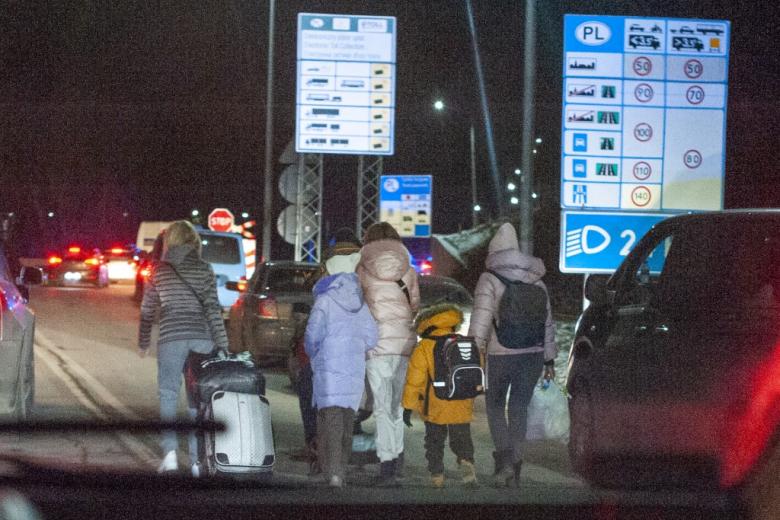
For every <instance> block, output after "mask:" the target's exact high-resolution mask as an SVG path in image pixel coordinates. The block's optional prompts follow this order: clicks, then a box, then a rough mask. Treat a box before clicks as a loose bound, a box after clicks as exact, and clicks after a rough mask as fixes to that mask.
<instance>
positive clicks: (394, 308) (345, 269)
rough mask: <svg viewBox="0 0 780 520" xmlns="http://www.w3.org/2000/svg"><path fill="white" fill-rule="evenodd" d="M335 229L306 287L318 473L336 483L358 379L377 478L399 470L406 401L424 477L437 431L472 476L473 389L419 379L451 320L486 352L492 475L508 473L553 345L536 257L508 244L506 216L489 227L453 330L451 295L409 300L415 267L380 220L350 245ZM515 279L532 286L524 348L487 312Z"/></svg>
mask: <svg viewBox="0 0 780 520" xmlns="http://www.w3.org/2000/svg"><path fill="white" fill-rule="evenodd" d="M341 238H342V240H340V241H339V242H337V247H335V250H340V251H342V254H339V253H337V252H335V250H334V252H332V253H333V254H330V255H329V258H328V260H327V261H326V270H327V275H326V276H325V277H323V278H322V279H321V280H320V281H319V282H318V283H317V285H316V286H315V288H314V294H315V303H314V307H313V309H312V312H311V314H310V317H309V321H308V324H307V326H306V334H305V341H304V344H305V349H306V353H307V354H308V355H309V357H310V359H311V367H312V371H313V381H314V383H313V394H314V398H313V401H312V406H313V407H316V408H317V410H318V412H317V413H318V416H317V442H318V446H317V452H318V458H319V464H320V469H321V470H322V475H323V476H324V478H325V479H326V480H327V481H328V482H329V483H330V485H332V486H336V487H340V486H342V485H343V483H344V473H345V469H346V464H347V461H348V460H349V455H350V452H351V447H352V431H353V421H354V414H355V412H356V411H357V410H358V409H359V406H360V402H361V397H362V396H363V393H364V384H365V383H364V382H365V381H367V384H368V386H369V390H370V392H371V395H372V397H373V413H374V417H375V420H376V452H377V456H378V458H379V461H380V463H379V477H378V481H377V485H380V486H389V485H395V484H396V483H397V482H398V479H399V478H400V476H401V471H402V467H403V461H404V427H405V426H407V427H411V426H412V423H411V415H412V413H413V412H416V413H417V414H418V415H419V416H420V417H421V418H422V419H423V421H424V423H425V452H426V459H427V461H428V470H429V471H430V474H431V483H432V484H433V486H434V487H442V486H444V463H443V459H444V445H445V442H446V440H447V438H448V437H449V439H450V448H451V449H452V451H453V452H454V453H455V455H456V457H457V461H458V465H459V467H460V469H461V475H462V482H463V483H464V484H476V482H477V475H476V468H475V465H474V463H475V461H474V445H473V441H472V438H471V431H470V423H471V422H472V420H473V399H462V400H445V399H440V398H438V397H437V396H436V395H435V393H434V392H432V391H431V388H430V386H431V384H432V381H433V371H434V347H435V345H436V339H437V338H438V337H441V336H446V335H451V334H454V333H456V332H461V333H463V334H466V333H467V334H468V335H469V336H473V337H474V338H475V340H476V342H477V345H478V346H479V347H480V350H481V351H482V352H483V353H484V354H485V355H486V367H487V388H486V402H487V414H488V424H489V427H490V432H491V436H492V438H493V442H494V445H495V451H494V453H493V455H494V459H495V469H494V474H495V480H496V483H497V484H499V485H502V486H506V485H519V482H520V471H521V467H522V460H523V457H522V446H523V441H524V440H525V430H526V418H527V408H528V404H529V402H530V400H531V395H532V393H533V389H534V387H535V385H536V383H537V381H538V380H539V377H540V376H541V375H542V374H543V373H544V377H545V378H548V379H551V378H552V377H554V375H555V374H554V362H555V358H556V355H557V346H556V344H555V331H554V325H553V321H552V313H551V310H550V303H549V298H548V297H547V293H546V288H545V286H544V284H543V282H542V277H543V276H544V274H545V269H544V264H543V263H542V261H541V260H540V259H538V258H535V257H532V256H529V255H525V254H523V253H522V252H521V251H520V249H519V245H518V241H517V234H516V232H515V229H514V228H513V227H512V225H511V224H503V225H502V226H501V227H499V229H498V231H497V232H496V235H495V236H494V237H493V239H492V240H491V242H490V245H489V254H488V258H487V261H486V267H487V271H486V272H485V273H484V274H482V276H481V277H480V279H479V282H478V284H477V288H476V291H475V300H474V309H473V312H472V316H471V324H470V327H469V330H468V331H459V329H460V326H461V324H462V322H463V313H462V310H461V309H459V308H458V307H457V306H456V305H454V304H452V303H449V302H432V303H431V304H430V305H428V306H427V307H425V308H420V291H419V286H418V283H417V274H416V273H415V271H414V269H413V268H412V267H411V265H410V256H409V252H408V251H407V250H406V248H405V247H404V245H403V243H402V242H401V239H400V237H399V235H398V233H397V232H396V231H395V229H394V228H393V227H392V226H391V225H389V224H387V223H378V224H374V225H373V226H371V227H370V228H369V229H368V230H367V232H366V235H365V237H364V244H363V246H362V248H360V250H359V251H358V250H357V247H358V244H357V240H356V239H353V240H354V242H352V243H350V242H349V241H346V240H343V238H344V237H341ZM339 257H345V258H339ZM334 259H335V260H334ZM518 282H521V283H522V284H526V285H529V286H534V287H538V288H539V289H541V291H542V294H543V301H542V311H543V313H544V314H543V317H542V321H541V334H540V335H539V337H538V340H537V341H534V342H532V343H531V344H529V345H528V346H525V347H524V348H507V347H506V346H505V345H502V343H501V340H500V339H499V334H498V332H499V330H500V326H497V325H496V322H497V320H498V319H499V317H500V316H501V309H500V307H501V305H503V304H502V301H503V298H502V297H503V296H504V292H505V291H506V290H507V287H508V286H510V285H512V284H516V283H518ZM517 311H518V312H519V313H523V312H524V311H523V309H518V310H517ZM418 337H419V338H420V341H419V344H418ZM507 401H508V402H507ZM507 404H508V406H507Z"/></svg>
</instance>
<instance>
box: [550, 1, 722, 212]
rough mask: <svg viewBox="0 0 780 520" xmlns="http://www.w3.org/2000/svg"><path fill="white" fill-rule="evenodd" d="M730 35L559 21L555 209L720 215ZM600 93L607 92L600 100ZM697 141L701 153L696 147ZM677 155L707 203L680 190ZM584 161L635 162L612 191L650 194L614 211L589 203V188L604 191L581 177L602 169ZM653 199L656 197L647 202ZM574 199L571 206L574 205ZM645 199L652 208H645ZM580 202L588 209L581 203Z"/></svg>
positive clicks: (671, 24)
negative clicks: (559, 142)
mask: <svg viewBox="0 0 780 520" xmlns="http://www.w3.org/2000/svg"><path fill="white" fill-rule="evenodd" d="M730 31H731V27H730V24H729V22H726V21H720V20H686V19H667V18H640V17H622V16H599V15H566V16H565V19H564V60H563V63H564V70H563V76H564V98H563V117H562V132H563V143H564V146H563V147H562V148H563V149H562V161H561V207H562V208H571V207H580V208H582V209H583V210H588V211H591V210H592V211H598V210H605V209H612V210H635V211H648V210H650V211H659V212H664V211H667V212H677V211H680V210H688V211H697V210H710V209H716V208H722V205H723V187H724V176H725V175H724V174H725V157H724V149H725V143H724V136H725V121H726V117H725V110H726V81H727V70H728V44H729V40H730ZM613 85H614V87H615V88H614V97H611V96H610V94H612V91H611V89H610V87H611V86H613ZM601 89H606V91H605V92H604V93H606V94H607V96H606V97H604V96H602V95H601V94H602V92H601ZM682 109H685V110H682ZM701 141H704V142H705V143H706V144H707V146H706V150H701V149H700V148H699V146H700V143H701ZM597 144H598V145H599V146H598V147H597ZM701 146H704V145H701ZM681 147H682V148H683V149H682V150H680V148H681ZM690 150H694V151H698V152H697V153H693V154H692V153H689V151H690ZM683 154H684V155H685V159H684V164H683V167H684V168H686V169H688V170H690V169H697V172H696V176H695V178H692V179H691V180H692V181H695V182H696V183H698V184H697V186H698V185H701V186H705V185H706V195H702V192H701V191H700V190H698V189H691V187H692V186H693V185H690V184H686V183H685V182H682V179H681V177H682V172H680V167H679V164H680V157H681V155H683ZM586 156H606V157H610V156H615V157H617V158H621V159H623V161H633V163H634V164H639V163H642V164H641V165H640V166H637V167H634V166H633V165H632V167H631V170H626V168H625V167H624V168H623V169H622V172H623V173H622V175H620V176H619V179H617V182H619V183H622V182H626V183H631V184H636V182H637V181H641V182H642V183H644V184H646V185H647V186H646V187H647V190H648V191H646V192H645V191H644V190H639V191H638V192H636V193H635V194H634V195H633V196H631V197H623V200H624V201H629V202H628V204H624V203H621V204H619V205H615V204H614V203H613V200H612V199H611V198H608V197H607V198H605V197H601V198H599V197H594V196H591V193H592V192H596V191H598V190H603V189H604V188H599V187H596V186H594V185H592V184H594V183H597V182H600V183H603V182H604V177H603V176H595V175H591V174H590V173H588V174H587V175H584V176H583V172H589V171H590V170H591V169H593V168H596V169H597V171H602V172H609V171H610V170H609V169H604V168H601V169H599V168H598V167H597V166H596V165H595V164H593V165H591V164H590V163H588V164H586V163H584V162H582V161H584V160H585V158H586ZM656 161H660V162H658V163H657V165H656ZM623 164H625V162H624V163H623ZM700 164H701V165H702V166H701V169H700V168H699V165H700ZM631 172H634V175H633V176H630V173H631ZM626 173H628V174H629V175H626ZM580 179H581V180H582V186H581V187H579V191H578V192H576V193H572V191H571V189H569V190H567V189H566V183H567V182H569V181H571V180H580ZM632 189H633V187H632ZM618 191H620V192H622V193H625V190H620V189H619V190H618ZM656 191H657V192H659V193H663V196H662V197H659V198H658V199H655V198H654V193H655V192H656ZM583 193H587V194H588V195H587V197H585V196H584V195H583ZM572 195H575V196H576V198H577V201H578V202H576V203H573V201H572ZM643 197H644V198H643ZM647 197H650V199H651V202H648V203H647V204H646V205H644V206H643V205H642V202H643V201H644V200H646V198H647ZM583 199H587V200H588V203H586V204H582V200H583Z"/></svg>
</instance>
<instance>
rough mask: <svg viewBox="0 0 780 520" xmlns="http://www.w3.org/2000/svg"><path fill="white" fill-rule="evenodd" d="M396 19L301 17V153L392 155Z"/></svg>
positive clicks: (298, 134)
mask: <svg viewBox="0 0 780 520" xmlns="http://www.w3.org/2000/svg"><path fill="white" fill-rule="evenodd" d="M395 30H396V20H395V18H394V17H392V16H387V17H378V16H353V15H333V14H310V13H300V14H298V55H297V56H298V61H297V70H298V73H297V94H296V124H295V150H296V151H297V152H298V153H335V154H354V155H392V154H393V151H394V142H393V134H394V123H395V70H396V67H395V62H396V44H395Z"/></svg>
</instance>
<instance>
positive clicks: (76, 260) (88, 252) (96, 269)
mask: <svg viewBox="0 0 780 520" xmlns="http://www.w3.org/2000/svg"><path fill="white" fill-rule="evenodd" d="M45 274H46V282H47V284H49V285H60V286H61V285H80V284H91V285H94V286H95V287H98V288H102V287H106V286H108V266H107V265H106V261H105V258H104V257H103V255H102V253H101V252H100V250H99V249H86V248H82V247H80V246H70V247H68V248H67V249H66V250H65V252H64V253H62V254H54V255H49V257H48V258H47V259H46V270H45Z"/></svg>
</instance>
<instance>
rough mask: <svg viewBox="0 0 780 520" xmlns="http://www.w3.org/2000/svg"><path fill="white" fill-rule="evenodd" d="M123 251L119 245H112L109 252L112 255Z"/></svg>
mask: <svg viewBox="0 0 780 520" xmlns="http://www.w3.org/2000/svg"><path fill="white" fill-rule="evenodd" d="M124 251H125V250H124V249H122V248H121V247H112V248H111V254H112V255H121V254H122V253H124Z"/></svg>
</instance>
